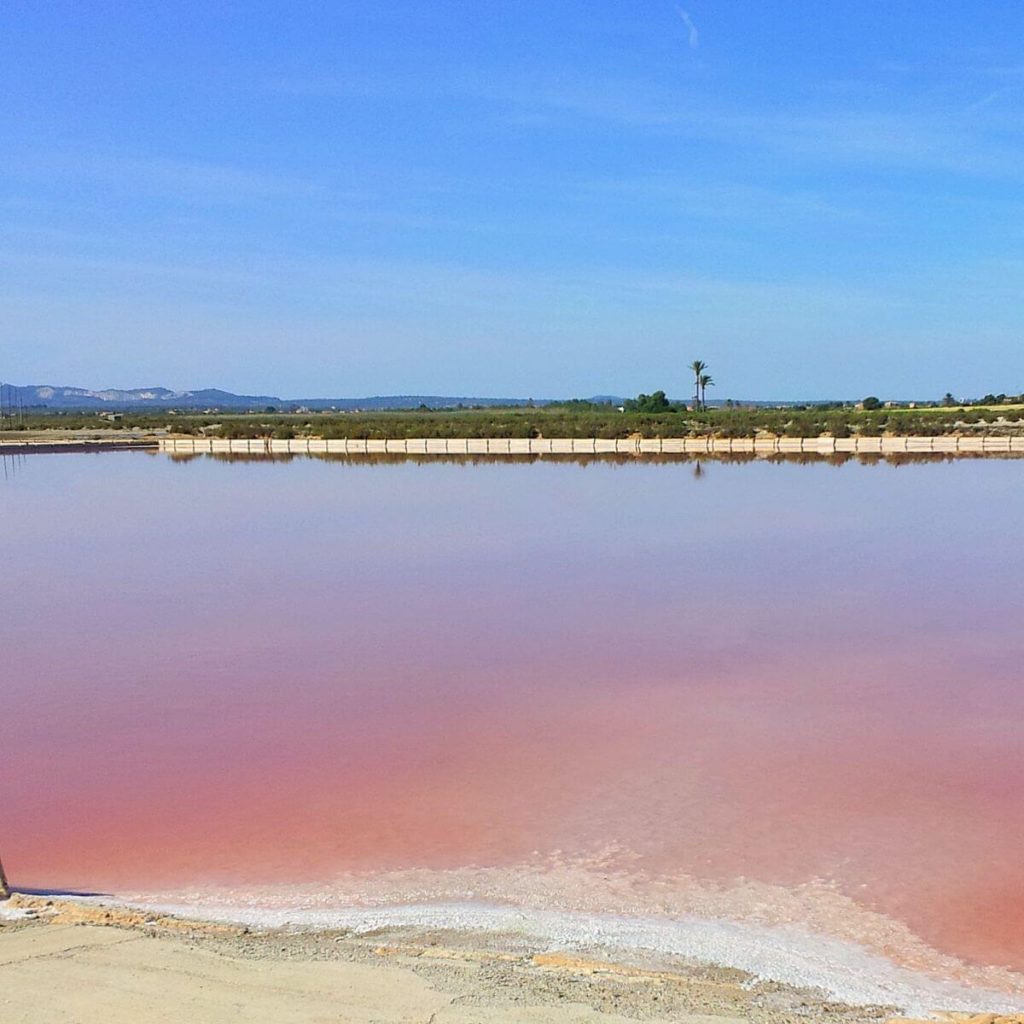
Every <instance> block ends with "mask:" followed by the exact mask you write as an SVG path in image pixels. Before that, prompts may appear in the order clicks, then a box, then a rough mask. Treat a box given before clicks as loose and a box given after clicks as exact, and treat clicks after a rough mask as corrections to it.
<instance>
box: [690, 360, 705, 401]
mask: <svg viewBox="0 0 1024 1024" xmlns="http://www.w3.org/2000/svg"><path fill="white" fill-rule="evenodd" d="M707 368H708V364H707V363H705V362H704V361H703V360H702V359H694V361H693V362H692V363H690V369H691V370H693V380H694V385H693V388H694V390H693V409H694V412H696V411H698V410H699V409H700V375H701V374H702V373H703V372H704V371H705V370H706V369H707Z"/></svg>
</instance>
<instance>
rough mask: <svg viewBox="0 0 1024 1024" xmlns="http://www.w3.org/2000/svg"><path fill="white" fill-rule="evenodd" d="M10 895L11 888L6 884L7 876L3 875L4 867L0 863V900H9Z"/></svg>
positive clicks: (0, 862)
mask: <svg viewBox="0 0 1024 1024" xmlns="http://www.w3.org/2000/svg"><path fill="white" fill-rule="evenodd" d="M10 895H11V887H10V886H9V885H8V884H7V876H6V875H5V874H4V865H3V862H2V861H0V900H6V899H9V898H10Z"/></svg>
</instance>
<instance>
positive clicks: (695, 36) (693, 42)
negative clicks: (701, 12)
mask: <svg viewBox="0 0 1024 1024" xmlns="http://www.w3.org/2000/svg"><path fill="white" fill-rule="evenodd" d="M676 14H678V15H679V17H680V18H681V19H682V21H683V24H684V25H685V26H686V29H687V32H688V33H689V42H690V49H691V50H696V49H697V47H698V46H700V33H699V32H698V31H697V26H696V25H695V24H694V23H693V18H691V17H690V12H689V11H684V10H683V8H682V7H678V6H677V7H676Z"/></svg>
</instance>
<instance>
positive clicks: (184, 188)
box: [8, 151, 336, 205]
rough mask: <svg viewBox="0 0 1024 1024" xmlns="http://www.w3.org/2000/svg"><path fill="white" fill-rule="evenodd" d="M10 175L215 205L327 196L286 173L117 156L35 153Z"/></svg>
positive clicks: (10, 168)
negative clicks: (65, 180)
mask: <svg viewBox="0 0 1024 1024" xmlns="http://www.w3.org/2000/svg"><path fill="white" fill-rule="evenodd" d="M8 174H9V175H11V176H14V175H17V176H20V177H29V178H38V177H45V178H46V179H47V180H50V181H57V180H60V179H62V178H66V179H69V180H73V181H74V182H75V183H76V185H77V186H81V185H82V184H84V183H87V182H88V183H91V184H93V185H96V186H99V187H100V188H105V187H113V188H116V189H117V190H118V191H119V192H124V193H129V194H132V195H146V196H152V197H157V198H164V199H183V200H188V201H190V202H197V203H201V204H205V203H209V204H215V205H216V204H228V205H237V204H245V203H254V202H265V201H270V200H274V201H279V200H282V199H289V198H291V199H314V198H317V197H322V196H323V195H324V194H325V190H324V188H323V186H322V185H321V184H320V183H318V182H315V181H310V180H308V179H306V178H303V177H301V176H299V175H293V174H289V173H285V172H283V171H269V170H264V169H262V168H253V167H245V166H241V165H231V164H221V163H215V162H211V161H202V160H187V159H180V158H170V157H160V156H136V155H131V154H126V153H118V152H100V151H91V152H77V153H32V154H28V155H25V156H22V157H20V158H18V159H12V160H10V162H9V163H8ZM335 198H336V197H335Z"/></svg>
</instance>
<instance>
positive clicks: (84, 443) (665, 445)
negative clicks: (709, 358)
mask: <svg viewBox="0 0 1024 1024" xmlns="http://www.w3.org/2000/svg"><path fill="white" fill-rule="evenodd" d="M113 451H145V452H148V453H150V454H154V453H161V454H165V455H170V456H171V457H172V458H176V459H183V458H186V459H187V458H189V457H190V456H202V455H214V456H240V457H250V458H278V457H294V456H312V457H320V458H323V457H325V456H342V457H355V458H360V457H364V458H365V457H367V456H399V457H411V458H417V459H418V458H422V457H433V458H439V457H440V458H443V457H453V458H460V457H463V458H464V457H469V458H472V459H474V460H475V459H480V458H484V459H486V458H494V459H496V460H500V459H501V458H509V457H512V458H514V457H522V456H554V457H558V456H570V457H576V458H593V457H595V456H596V457H601V456H628V457H630V458H636V459H641V460H643V459H649V460H655V461H656V460H658V459H659V458H661V457H668V458H673V457H681V458H682V459H683V460H692V459H694V458H723V457H724V458H729V457H733V456H739V457H747V458H751V457H752V458H757V459H787V458H807V457H810V458H812V459H815V460H817V459H836V458H844V459H845V458H850V457H865V458H868V459H887V458H895V459H899V458H906V457H922V458H925V459H927V458H929V457H941V458H944V459H950V458H978V457H983V456H995V457H1001V458H1017V457H1024V435H995V434H987V435H981V436H966V435H956V434H940V435H936V436H910V435H898V436H882V437H865V436H854V437H763V436H758V437H733V438H723V437H644V438H640V437H630V438H617V439H606V438H595V437H582V438H543V437H538V438H507V437H492V438H475V437H474V438H382V439H372V440H363V439H356V438H338V439H327V440H325V439H322V438H292V439H285V438H271V437H254V438H221V437H195V436H192V435H186V436H180V437H166V436H147V435H143V436H140V435H137V434H135V435H118V436H113V437H99V436H96V435H89V436H81V435H77V436H64V437H60V436H53V437H29V438H25V439H20V438H19V439H11V438H3V439H0V456H19V455H32V454H59V453H73V452H79V453H80V452H113Z"/></svg>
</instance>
